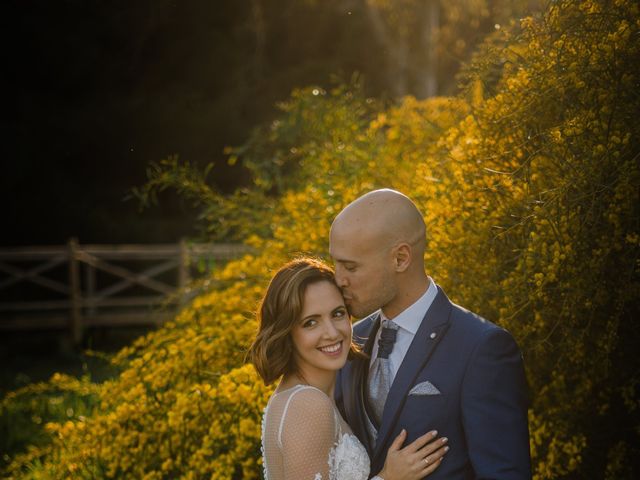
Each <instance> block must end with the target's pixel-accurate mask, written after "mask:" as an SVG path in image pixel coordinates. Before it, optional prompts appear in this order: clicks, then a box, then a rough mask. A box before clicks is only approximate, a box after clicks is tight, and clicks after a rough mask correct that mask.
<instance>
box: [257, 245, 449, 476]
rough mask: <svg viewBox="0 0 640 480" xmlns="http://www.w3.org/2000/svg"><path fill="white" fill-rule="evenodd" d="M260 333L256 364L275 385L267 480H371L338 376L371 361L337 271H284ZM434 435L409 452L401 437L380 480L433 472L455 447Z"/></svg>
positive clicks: (264, 307) (266, 440) (308, 264)
mask: <svg viewBox="0 0 640 480" xmlns="http://www.w3.org/2000/svg"><path fill="white" fill-rule="evenodd" d="M259 321H260V326H259V329H258V333H257V336H256V339H255V341H254V342H253V344H252V345H251V347H250V349H249V353H248V359H249V361H250V362H251V363H253V365H254V366H255V368H256V370H257V371H258V373H259V374H260V376H261V377H262V379H263V380H264V382H265V384H267V385H269V384H271V383H273V382H275V381H277V380H280V382H279V384H278V386H277V388H276V391H275V392H274V394H273V395H272V397H271V398H270V399H269V402H268V404H267V407H266V408H265V412H264V416H263V424H262V453H263V456H262V460H263V467H264V478H265V480H307V479H308V480H327V479H329V480H366V479H367V478H369V475H370V472H369V457H368V456H367V452H366V449H365V447H364V446H363V445H362V443H360V441H359V440H358V439H357V438H356V437H355V435H353V433H352V432H351V429H350V428H349V426H348V425H347V424H346V422H345V421H344V420H343V419H342V417H341V415H340V413H339V412H338V410H337V408H336V406H335V403H334V400H333V392H334V386H335V381H336V374H337V372H338V370H339V369H340V368H342V367H343V366H344V364H345V363H346V361H347V358H351V356H353V355H363V353H361V352H359V351H358V350H357V348H356V347H355V346H354V345H353V344H352V342H351V335H352V333H351V319H350V317H349V314H348V312H347V309H346V306H345V304H344V300H343V298H342V295H341V293H340V289H339V288H338V286H337V285H336V282H335V279H334V275H333V271H332V270H331V269H330V268H329V267H328V266H327V265H325V264H324V263H322V262H320V261H318V260H315V259H312V258H300V259H297V260H293V261H291V262H289V263H287V264H286V265H284V266H283V267H282V268H281V269H280V270H278V272H277V273H276V274H275V275H274V277H273V278H272V280H271V283H270V284H269V287H268V288H267V292H266V294H265V296H264V299H263V300H262V303H261V305H260V309H259ZM436 434H437V432H435V431H432V432H429V433H427V434H425V435H423V436H422V437H420V438H418V439H417V440H415V441H414V442H413V443H411V444H409V445H407V446H405V447H404V448H402V443H403V442H404V440H405V437H406V432H405V431H404V430H403V432H402V433H401V434H400V435H398V437H396V439H395V440H394V442H393V444H392V445H391V447H390V448H389V451H388V452H387V458H386V462H385V464H384V467H383V469H382V471H381V472H379V473H378V474H377V476H375V477H373V478H374V479H377V480H417V479H421V478H424V477H425V476H427V475H429V474H430V473H431V472H433V471H434V470H435V469H436V468H437V467H438V466H439V465H440V461H441V460H442V456H443V455H444V454H445V453H446V451H447V450H448V448H447V447H446V446H444V443H445V441H443V439H438V440H437V441H435V440H436Z"/></svg>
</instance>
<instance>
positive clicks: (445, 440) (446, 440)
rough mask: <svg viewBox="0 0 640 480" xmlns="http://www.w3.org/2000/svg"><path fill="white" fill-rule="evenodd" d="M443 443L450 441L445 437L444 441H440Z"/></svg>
mask: <svg viewBox="0 0 640 480" xmlns="http://www.w3.org/2000/svg"><path fill="white" fill-rule="evenodd" d="M440 441H441V442H442V443H447V442H448V441H449V439H448V438H447V437H444V438H443V439H442V440H440Z"/></svg>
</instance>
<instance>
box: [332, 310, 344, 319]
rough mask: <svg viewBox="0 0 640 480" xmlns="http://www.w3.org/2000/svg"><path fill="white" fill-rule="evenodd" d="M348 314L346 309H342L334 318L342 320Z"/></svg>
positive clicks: (337, 311)
mask: <svg viewBox="0 0 640 480" xmlns="http://www.w3.org/2000/svg"><path fill="white" fill-rule="evenodd" d="M346 314H347V312H346V310H344V309H340V310H336V311H335V312H334V314H333V316H334V317H338V318H342V317H344V316H345V315H346Z"/></svg>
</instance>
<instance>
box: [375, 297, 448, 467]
mask: <svg viewBox="0 0 640 480" xmlns="http://www.w3.org/2000/svg"><path fill="white" fill-rule="evenodd" d="M450 313H451V303H450V301H449V299H448V298H447V296H446V295H445V294H444V292H443V291H442V289H440V287H438V294H437V295H436V298H435V299H434V300H433V303H432V304H431V307H429V310H428V311H427V312H426V313H425V316H424V318H423V319H422V322H421V323H420V327H419V328H418V331H417V332H416V334H415V336H414V338H413V341H412V342H411V345H410V346H409V350H407V353H406V354H405V356H404V359H403V361H402V364H401V365H400V368H399V369H398V373H397V374H396V376H395V378H394V380H393V384H392V385H391V389H390V390H389V395H388V397H387V402H386V403H385V406H384V411H383V413H382V424H381V425H380V429H379V430H378V440H377V442H376V448H375V450H374V458H375V457H377V456H378V455H380V454H381V452H382V449H383V448H384V446H385V445H387V444H388V441H389V438H388V437H389V435H390V434H391V432H392V431H393V430H394V428H395V427H396V424H397V421H398V417H399V414H400V412H401V411H402V407H403V406H404V402H405V401H406V398H407V394H408V392H409V389H410V388H411V386H412V385H413V384H414V383H415V379H416V377H417V376H418V374H419V373H420V371H421V370H422V369H423V368H424V366H425V365H426V363H427V361H428V360H429V358H430V357H431V355H432V354H433V351H434V349H435V347H436V346H437V344H438V343H439V342H440V339H441V338H442V337H443V336H444V334H445V333H446V331H447V329H448V328H449V314H450ZM425 433H426V432H425ZM383 453H386V452H383Z"/></svg>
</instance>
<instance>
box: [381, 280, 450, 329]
mask: <svg viewBox="0 0 640 480" xmlns="http://www.w3.org/2000/svg"><path fill="white" fill-rule="evenodd" d="M437 294H438V288H437V287H436V284H435V283H434V282H433V280H432V279H431V277H429V286H428V287H427V290H426V291H425V292H424V293H423V294H422V296H421V297H420V298H419V299H418V300H416V302H415V303H414V304H412V305H411V306H410V307H407V308H406V309H405V310H403V311H402V312H401V313H400V314H398V316H397V317H396V318H393V319H392V320H393V323H395V324H397V325H398V326H399V327H400V328H403V329H405V330H407V331H409V332H411V334H412V335H415V334H416V332H417V331H418V328H419V327H420V323H422V319H423V318H424V314H425V313H426V311H427V310H429V307H430V306H431V304H432V303H433V300H434V299H435V298H436V295H437ZM380 318H381V320H388V319H387V317H386V316H385V315H384V313H383V312H382V310H380Z"/></svg>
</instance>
